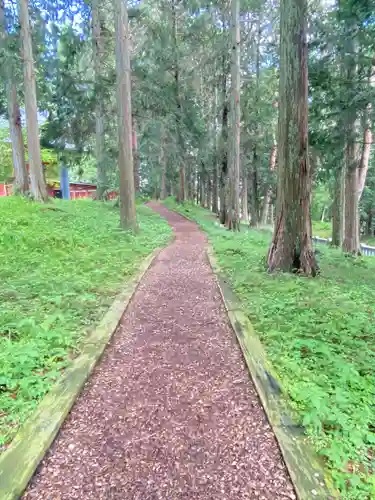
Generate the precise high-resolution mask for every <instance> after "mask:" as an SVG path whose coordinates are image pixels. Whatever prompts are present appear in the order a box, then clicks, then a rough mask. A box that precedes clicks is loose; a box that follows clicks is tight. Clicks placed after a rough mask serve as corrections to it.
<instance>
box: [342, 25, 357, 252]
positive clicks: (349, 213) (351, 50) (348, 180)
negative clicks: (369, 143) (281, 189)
mask: <svg viewBox="0 0 375 500" xmlns="http://www.w3.org/2000/svg"><path fill="white" fill-rule="evenodd" d="M348 27H349V28H350V36H349V37H348V39H347V40H346V51H347V54H348V57H346V58H345V68H346V79H347V82H348V85H349V100H350V102H351V105H350V107H349V108H348V109H347V111H346V123H345V132H346V134H345V138H346V147H345V169H346V175H345V228H344V241H343V243H342V249H343V250H344V252H347V253H351V254H353V255H359V254H360V246H359V214H358V201H359V196H358V195H359V189H358V180H359V179H358V168H359V162H360V148H359V145H358V142H357V141H358V137H359V133H358V132H359V125H360V124H359V120H358V116H357V110H356V109H355V107H354V106H353V104H352V103H353V101H354V100H355V97H356V93H357V89H356V79H357V74H358V66H357V54H356V39H355V33H356V26H355V24H353V23H352V21H350V22H349V25H348Z"/></svg>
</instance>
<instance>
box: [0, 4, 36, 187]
mask: <svg viewBox="0 0 375 500" xmlns="http://www.w3.org/2000/svg"><path fill="white" fill-rule="evenodd" d="M7 37H8V32H7V26H6V20H5V10H4V0H0V40H1V47H2V49H3V50H4V52H5V53H6V51H7V43H6V42H7ZM2 73H3V76H4V80H5V81H6V87H7V94H8V95H7V97H8V114H9V132H10V139H11V142H12V158H13V170H14V183H13V192H14V193H20V194H25V193H26V192H27V191H28V189H29V182H28V178H27V169H26V162H25V148H24V144H23V136H22V123H21V112H20V106H19V104H18V98H17V88H16V85H15V82H14V73H13V66H12V63H9V62H8V61H6V62H5V64H4V67H3V71H2Z"/></svg>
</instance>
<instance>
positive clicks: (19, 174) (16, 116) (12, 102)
mask: <svg viewBox="0 0 375 500" xmlns="http://www.w3.org/2000/svg"><path fill="white" fill-rule="evenodd" d="M8 95H9V97H8V102H9V129H10V139H11V141H12V157H13V169H14V184H13V192H14V193H20V194H25V193H27V191H28V190H29V182H28V178H27V169H26V162H25V147H24V144H23V136H22V123H21V111H20V106H19V104H18V99H17V89H16V86H15V84H14V83H13V82H12V81H11V80H9V82H8Z"/></svg>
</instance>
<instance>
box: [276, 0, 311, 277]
mask: <svg viewBox="0 0 375 500" xmlns="http://www.w3.org/2000/svg"><path fill="white" fill-rule="evenodd" d="M306 20H307V0H283V1H282V2H281V14H280V90H279V94H280V101H279V128H278V136H279V137H278V141H277V142H278V194H277V214H276V223H275V229H274V234H273V238H272V243H271V246H270V249H269V252H268V268H269V270H270V271H274V270H276V269H280V270H283V271H298V272H300V273H303V274H305V275H308V276H310V275H311V276H315V275H316V273H317V270H318V266H317V263H316V260H315V255H314V252H313V249H312V235H311V217H310V193H311V172H310V165H309V158H308V136H307V131H308V101H307V98H308V90H307V89H308V83H307V82H308V77H307V42H306Z"/></svg>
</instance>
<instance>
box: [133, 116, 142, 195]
mask: <svg viewBox="0 0 375 500" xmlns="http://www.w3.org/2000/svg"><path fill="white" fill-rule="evenodd" d="M132 123H133V129H132V148H133V171H134V189H135V192H136V193H139V191H140V188H141V186H140V177H139V153H138V138H137V118H136V116H135V115H133V121H132Z"/></svg>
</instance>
